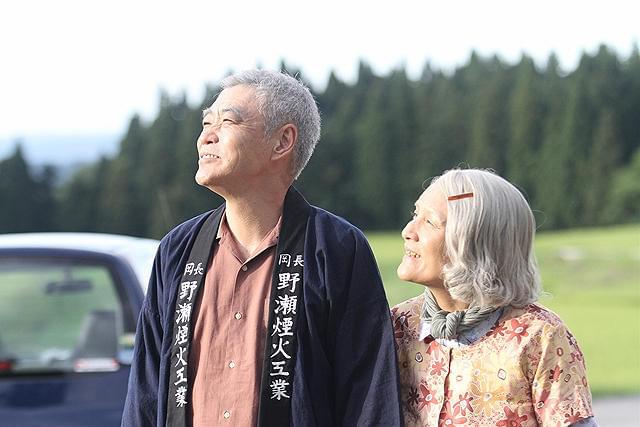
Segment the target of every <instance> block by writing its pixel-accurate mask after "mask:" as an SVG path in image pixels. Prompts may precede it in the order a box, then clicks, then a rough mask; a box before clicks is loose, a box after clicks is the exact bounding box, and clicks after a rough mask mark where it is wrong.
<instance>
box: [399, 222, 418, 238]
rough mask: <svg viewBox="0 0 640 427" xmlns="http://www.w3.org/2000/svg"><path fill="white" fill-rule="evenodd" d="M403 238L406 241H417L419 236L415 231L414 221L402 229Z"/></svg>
mask: <svg viewBox="0 0 640 427" xmlns="http://www.w3.org/2000/svg"><path fill="white" fill-rule="evenodd" d="M400 234H401V235H402V238H403V239H404V240H417V234H416V233H415V232H414V231H413V220H411V221H409V222H408V223H407V225H405V226H404V228H403V229H402V233H400Z"/></svg>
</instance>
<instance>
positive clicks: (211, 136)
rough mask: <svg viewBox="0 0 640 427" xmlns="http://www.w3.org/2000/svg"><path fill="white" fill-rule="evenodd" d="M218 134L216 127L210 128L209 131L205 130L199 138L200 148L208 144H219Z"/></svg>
mask: <svg viewBox="0 0 640 427" xmlns="http://www.w3.org/2000/svg"><path fill="white" fill-rule="evenodd" d="M218 141H219V139H218V133H217V132H216V129H215V126H209V127H208V128H207V129H203V130H202V132H200V136H199V137H198V146H199V147H200V146H203V145H206V144H213V143H215V142H218Z"/></svg>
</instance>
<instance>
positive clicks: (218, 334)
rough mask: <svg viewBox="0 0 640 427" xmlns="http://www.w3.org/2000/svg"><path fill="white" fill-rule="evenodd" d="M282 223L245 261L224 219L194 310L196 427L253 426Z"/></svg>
mask: <svg viewBox="0 0 640 427" xmlns="http://www.w3.org/2000/svg"><path fill="white" fill-rule="evenodd" d="M280 222H281V221H278V223H277V224H276V226H275V227H274V228H273V230H271V231H270V232H269V233H268V234H267V236H265V238H264V240H263V241H262V243H261V244H260V245H259V246H258V248H257V249H256V250H255V252H254V253H253V254H252V255H251V256H250V257H249V258H248V259H246V260H245V259H243V258H242V256H241V255H240V254H241V251H240V250H239V246H238V243H237V242H236V240H235V238H234V237H233V235H232V234H231V231H230V230H229V226H228V224H227V221H226V217H224V216H223V218H222V221H221V222H220V229H219V230H218V235H217V237H216V239H217V244H216V246H215V247H214V250H213V256H212V260H211V263H210V265H209V268H208V270H207V274H206V276H205V280H204V287H203V288H202V289H201V290H200V292H199V295H198V301H197V302H196V305H195V313H194V314H195V323H194V329H193V340H192V343H191V351H190V353H189V365H188V366H189V378H193V388H192V394H191V417H192V422H193V426H211V425H233V426H250V425H255V424H256V422H257V418H258V405H259V402H260V399H259V397H260V396H259V392H260V379H261V376H262V364H263V358H264V343H265V339H266V334H267V322H268V319H269V296H270V294H271V276H272V272H273V265H274V261H275V256H276V244H277V242H278V235H279V233H280Z"/></svg>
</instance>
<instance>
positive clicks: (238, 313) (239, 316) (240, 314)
mask: <svg viewBox="0 0 640 427" xmlns="http://www.w3.org/2000/svg"><path fill="white" fill-rule="evenodd" d="M233 317H235V318H236V320H240V319H242V313H240V312H239V311H238V312H237V313H236V314H235V315H234V316H233Z"/></svg>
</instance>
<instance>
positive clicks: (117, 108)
mask: <svg viewBox="0 0 640 427" xmlns="http://www.w3.org/2000/svg"><path fill="white" fill-rule="evenodd" d="M638 16H640V2H638V1H635V0H628V1H621V0H609V1H607V2H602V1H598V2H596V1H589V0H582V1H574V0H561V1H557V0H554V1H550V0H538V1H535V2H534V1H527V2H524V1H517V0H511V1H497V0H483V1H460V0H449V1H438V2H436V1H431V0H422V1H410V0H407V1H403V0H396V1H384V2H382V1H377V0H369V1H359V0H352V1H348V0H323V1H315V2H305V1H303V0H298V1H289V0H286V1H278V0H271V1H264V0H263V1H254V0H240V1H224V2H223V1H216V0H209V1H199V0H181V1H179V2H178V1H171V2H169V1H163V0H154V1H150V0H109V1H100V2H97V1H91V0H81V1H75V0H56V1H50V0H20V1H12V2H11V1H7V2H2V5H0V64H1V65H0V140H2V139H4V140H7V139H12V138H19V137H29V136H33V135H69V134H75V135H84V134H86V135H97V134H122V133H124V131H125V130H126V127H127V124H128V122H129V120H130V118H131V117H132V116H133V114H140V115H141V116H142V117H143V119H145V120H151V119H152V118H153V117H154V116H155V114H156V113H157V109H158V104H159V94H160V91H161V90H164V91H166V92H168V93H169V94H170V95H178V94H180V93H182V92H184V93H186V94H187V97H188V100H189V101H190V102H191V103H192V104H193V105H196V104H199V103H200V101H202V99H203V96H204V93H205V88H206V86H207V84H209V85H211V84H214V83H215V82H217V81H218V80H219V79H220V78H222V77H223V76H224V75H225V74H226V73H227V72H229V71H230V70H234V71H239V70H243V69H247V68H253V67H256V66H262V67H265V68H276V67H277V65H278V64H279V63H280V61H281V60H284V61H285V62H286V63H287V64H290V65H292V66H293V67H296V68H299V69H301V70H302V73H303V74H304V75H305V78H306V79H307V80H310V82H311V84H312V85H313V86H314V88H315V89H317V90H322V89H323V88H324V86H325V84H326V81H327V79H328V76H329V73H330V71H332V70H333V71H334V72H335V73H336V75H337V76H338V77H339V78H341V79H343V80H346V81H349V82H352V81H353V80H354V79H355V75H356V70H357V66H358V62H359V61H360V60H362V61H365V62H367V63H368V64H369V65H370V66H371V67H372V68H373V69H374V71H375V72H376V73H379V74H382V75H384V74H385V73H387V72H389V71H390V70H392V69H393V68H394V67H398V66H405V68H406V69H407V72H408V73H409V76H410V77H412V78H417V77H418V76H419V75H420V72H421V71H422V69H423V67H424V65H425V64H426V63H427V62H429V63H430V64H431V66H432V67H433V68H436V69H441V70H453V69H455V67H456V66H459V65H462V64H464V63H465V62H466V61H467V60H468V58H469V55H470V53H471V51H472V50H476V51H477V52H478V53H480V54H481V55H487V56H488V55H493V54H497V55H499V56H500V57H501V58H502V59H504V60H505V61H508V62H509V63H515V62H516V61H517V60H518V59H519V58H520V56H521V55H522V53H523V52H524V53H527V54H528V55H530V56H532V57H533V58H534V59H535V60H536V62H537V63H538V64H539V65H541V66H543V65H544V64H545V62H546V59H547V58H548V56H549V54H550V53H551V52H555V53H556V55H557V56H558V58H559V61H560V65H561V66H562V68H563V69H565V70H566V71H571V70H572V69H574V68H575V67H576V65H577V61H578V59H579V58H580V56H581V55H582V53H583V52H588V53H594V52H595V51H596V50H597V48H598V46H599V45H600V44H606V45H607V46H609V47H611V48H612V49H614V50H615V51H616V52H617V53H618V54H619V55H620V57H621V59H625V58H626V57H628V55H629V53H630V52H631V50H632V48H633V45H634V43H640V25H639V24H638Z"/></svg>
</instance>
